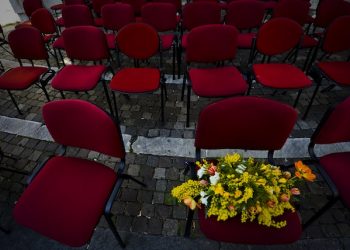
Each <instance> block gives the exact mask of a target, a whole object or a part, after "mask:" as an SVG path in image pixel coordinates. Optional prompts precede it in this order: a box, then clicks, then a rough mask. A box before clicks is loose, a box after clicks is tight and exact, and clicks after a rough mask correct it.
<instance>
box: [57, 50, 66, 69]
mask: <svg viewBox="0 0 350 250" xmlns="http://www.w3.org/2000/svg"><path fill="white" fill-rule="evenodd" d="M58 54H59V55H60V58H61V61H62V64H63V66H66V64H65V62H64V58H63V55H62V51H61V50H60V49H59V50H58Z"/></svg>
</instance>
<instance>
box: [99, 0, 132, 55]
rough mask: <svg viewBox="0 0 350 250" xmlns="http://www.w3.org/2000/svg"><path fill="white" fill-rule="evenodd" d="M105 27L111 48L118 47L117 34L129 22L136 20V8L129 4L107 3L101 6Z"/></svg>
mask: <svg viewBox="0 0 350 250" xmlns="http://www.w3.org/2000/svg"><path fill="white" fill-rule="evenodd" d="M101 16H102V22H103V27H104V28H105V30H107V31H111V32H108V33H106V39H107V43H108V48H109V49H116V46H115V36H116V34H117V32H118V31H119V30H120V29H121V28H123V27H124V26H125V25H127V24H129V23H133V22H135V15H134V9H133V8H132V6H131V5H129V4H124V3H114V4H106V5H104V6H103V7H102V8H101Z"/></svg>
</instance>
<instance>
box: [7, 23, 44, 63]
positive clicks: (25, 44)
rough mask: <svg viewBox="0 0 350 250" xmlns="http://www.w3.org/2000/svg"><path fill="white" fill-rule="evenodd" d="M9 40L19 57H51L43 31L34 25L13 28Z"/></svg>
mask: <svg viewBox="0 0 350 250" xmlns="http://www.w3.org/2000/svg"><path fill="white" fill-rule="evenodd" d="M8 42H9V45H10V47H11V50H12V52H13V55H14V57H15V58H17V59H29V60H46V59H48V58H49V55H48V53H47V50H46V48H45V42H44V39H43V36H42V35H41V32H40V31H39V30H38V29H37V28H35V27H32V26H23V27H21V28H18V29H15V30H12V31H11V32H10V33H9V35H8Z"/></svg>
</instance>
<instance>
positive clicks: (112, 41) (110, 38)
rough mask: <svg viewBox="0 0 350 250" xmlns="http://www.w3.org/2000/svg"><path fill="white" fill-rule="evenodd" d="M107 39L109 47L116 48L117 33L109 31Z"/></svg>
mask: <svg viewBox="0 0 350 250" xmlns="http://www.w3.org/2000/svg"><path fill="white" fill-rule="evenodd" d="M106 41H107V45H108V48H109V49H115V34H112V33H107V34H106Z"/></svg>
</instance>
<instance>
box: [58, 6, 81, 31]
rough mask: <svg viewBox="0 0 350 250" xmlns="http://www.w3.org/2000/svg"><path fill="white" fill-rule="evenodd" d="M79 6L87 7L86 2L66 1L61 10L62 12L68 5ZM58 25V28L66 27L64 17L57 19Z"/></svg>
mask: <svg viewBox="0 0 350 250" xmlns="http://www.w3.org/2000/svg"><path fill="white" fill-rule="evenodd" d="M79 4H82V5H85V0H64V4H63V5H62V6H61V7H60V8H61V11H62V9H63V8H64V7H65V6H68V5H79ZM56 24H57V26H58V27H64V20H63V17H62V16H61V17H59V18H57V19H56Z"/></svg>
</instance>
